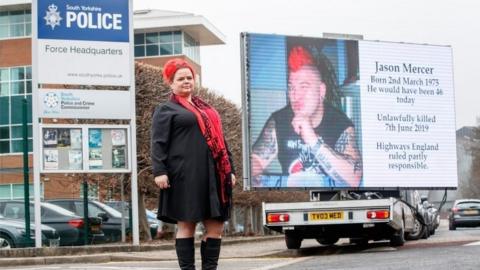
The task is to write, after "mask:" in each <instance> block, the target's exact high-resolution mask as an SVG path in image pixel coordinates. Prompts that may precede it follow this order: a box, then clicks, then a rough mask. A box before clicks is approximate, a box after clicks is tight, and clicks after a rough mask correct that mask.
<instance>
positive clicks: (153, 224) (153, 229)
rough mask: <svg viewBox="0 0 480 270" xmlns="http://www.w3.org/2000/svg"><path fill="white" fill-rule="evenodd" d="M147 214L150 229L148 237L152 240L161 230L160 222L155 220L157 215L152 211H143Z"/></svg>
mask: <svg viewBox="0 0 480 270" xmlns="http://www.w3.org/2000/svg"><path fill="white" fill-rule="evenodd" d="M145 212H146V213H147V222H148V225H149V227H150V235H152V239H155V237H156V236H157V233H158V231H160V230H162V225H163V224H162V222H161V221H160V220H158V219H157V214H155V213H154V212H153V211H150V210H148V209H145Z"/></svg>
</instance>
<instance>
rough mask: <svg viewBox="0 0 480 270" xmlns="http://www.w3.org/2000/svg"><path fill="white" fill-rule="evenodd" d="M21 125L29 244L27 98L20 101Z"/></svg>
mask: <svg viewBox="0 0 480 270" xmlns="http://www.w3.org/2000/svg"><path fill="white" fill-rule="evenodd" d="M22 113H23V114H22V125H23V190H24V194H23V199H24V203H25V243H27V246H31V245H32V244H33V243H32V238H31V236H30V185H29V183H28V182H29V181H28V178H29V170H28V126H27V98H24V99H23V102H22Z"/></svg>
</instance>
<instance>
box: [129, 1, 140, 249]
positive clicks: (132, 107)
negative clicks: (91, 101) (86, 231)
mask: <svg viewBox="0 0 480 270" xmlns="http://www.w3.org/2000/svg"><path fill="white" fill-rule="evenodd" d="M128 11H129V14H130V16H132V15H133V1H132V0H129V1H128ZM131 18H133V16H132V17H131ZM129 29H130V46H129V50H130V61H129V62H130V67H131V76H132V78H135V68H134V67H135V62H134V60H133V55H134V51H133V42H132V40H133V30H132V29H133V20H129ZM130 110H131V115H130V132H131V133H132V134H131V142H130V143H131V146H132V147H131V153H130V155H129V156H130V161H131V163H130V164H132V168H131V169H132V178H131V179H130V180H131V190H132V193H131V194H132V195H131V199H132V204H131V207H132V208H131V209H132V219H131V221H132V227H130V228H131V230H132V236H133V245H134V246H138V245H140V231H139V228H138V183H137V128H136V120H137V117H136V114H135V112H136V110H135V79H132V80H130Z"/></svg>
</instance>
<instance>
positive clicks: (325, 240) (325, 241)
mask: <svg viewBox="0 0 480 270" xmlns="http://www.w3.org/2000/svg"><path fill="white" fill-rule="evenodd" d="M338 239H339V238H338V237H334V236H329V237H320V238H317V239H316V240H317V242H318V243H319V244H320V245H324V246H331V245H335V243H337V242H338Z"/></svg>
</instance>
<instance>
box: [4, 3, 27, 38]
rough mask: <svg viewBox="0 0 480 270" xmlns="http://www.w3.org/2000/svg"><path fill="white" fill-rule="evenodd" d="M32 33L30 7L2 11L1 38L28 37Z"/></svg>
mask: <svg viewBox="0 0 480 270" xmlns="http://www.w3.org/2000/svg"><path fill="white" fill-rule="evenodd" d="M31 34H32V16H31V11H30V9H25V10H10V11H0V39H7V38H12V37H28V36H30V35H31Z"/></svg>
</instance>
